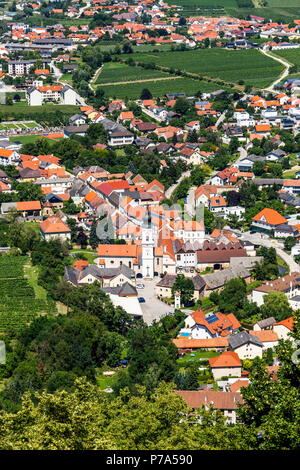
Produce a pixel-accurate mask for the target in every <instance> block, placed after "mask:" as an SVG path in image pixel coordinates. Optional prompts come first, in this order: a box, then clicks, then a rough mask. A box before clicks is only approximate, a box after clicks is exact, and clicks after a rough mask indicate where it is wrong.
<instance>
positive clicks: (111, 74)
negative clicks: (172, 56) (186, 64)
mask: <svg viewBox="0 0 300 470" xmlns="http://www.w3.org/2000/svg"><path fill="white" fill-rule="evenodd" d="M160 77H169V74H167V73H164V72H161V71H159V70H146V69H144V68H143V67H130V66H129V65H126V64H120V63H118V62H109V63H106V64H104V66H103V68H102V70H101V73H100V74H99V75H98V78H97V81H96V84H99V85H102V84H105V83H114V82H121V81H123V82H130V81H136V80H146V79H149V78H160Z"/></svg>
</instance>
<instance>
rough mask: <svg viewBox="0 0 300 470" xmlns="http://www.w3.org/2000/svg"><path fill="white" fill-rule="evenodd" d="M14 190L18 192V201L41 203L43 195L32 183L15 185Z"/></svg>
mask: <svg viewBox="0 0 300 470" xmlns="http://www.w3.org/2000/svg"><path fill="white" fill-rule="evenodd" d="M14 189H15V190H16V191H17V192H18V200H19V201H42V200H43V199H44V194H43V192H42V190H41V188H40V187H39V186H37V185H36V184H33V183H17V184H16V185H15V186H14Z"/></svg>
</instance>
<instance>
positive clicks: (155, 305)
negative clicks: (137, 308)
mask: <svg viewBox="0 0 300 470" xmlns="http://www.w3.org/2000/svg"><path fill="white" fill-rule="evenodd" d="M159 281H160V277H156V278H155V279H153V280H146V279H138V280H137V283H139V282H140V283H141V284H144V285H145V287H144V289H138V294H139V297H144V299H145V300H146V302H145V303H141V304H140V305H141V308H142V311H143V314H144V322H145V323H147V325H150V324H151V323H152V322H153V320H157V321H158V320H159V319H160V318H161V317H164V316H166V315H168V313H169V312H174V307H173V306H170V305H167V304H165V303H164V302H161V301H160V300H159V299H158V298H157V297H156V295H155V292H154V289H155V286H156V284H157V283H158V282H159Z"/></svg>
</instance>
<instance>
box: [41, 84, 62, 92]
mask: <svg viewBox="0 0 300 470" xmlns="http://www.w3.org/2000/svg"><path fill="white" fill-rule="evenodd" d="M62 88H63V85H47V86H39V87H38V90H39V91H42V92H45V91H60V90H61V89H62Z"/></svg>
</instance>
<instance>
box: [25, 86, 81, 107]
mask: <svg viewBox="0 0 300 470" xmlns="http://www.w3.org/2000/svg"><path fill="white" fill-rule="evenodd" d="M76 97H77V94H76V92H75V91H74V90H73V88H71V87H70V86H69V85H46V86H32V87H30V88H28V89H27V91H26V100H27V104H28V105H29V106H41V105H42V104H43V103H44V102H49V101H52V102H58V103H60V104H71V105H76V103H77V98H76Z"/></svg>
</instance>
